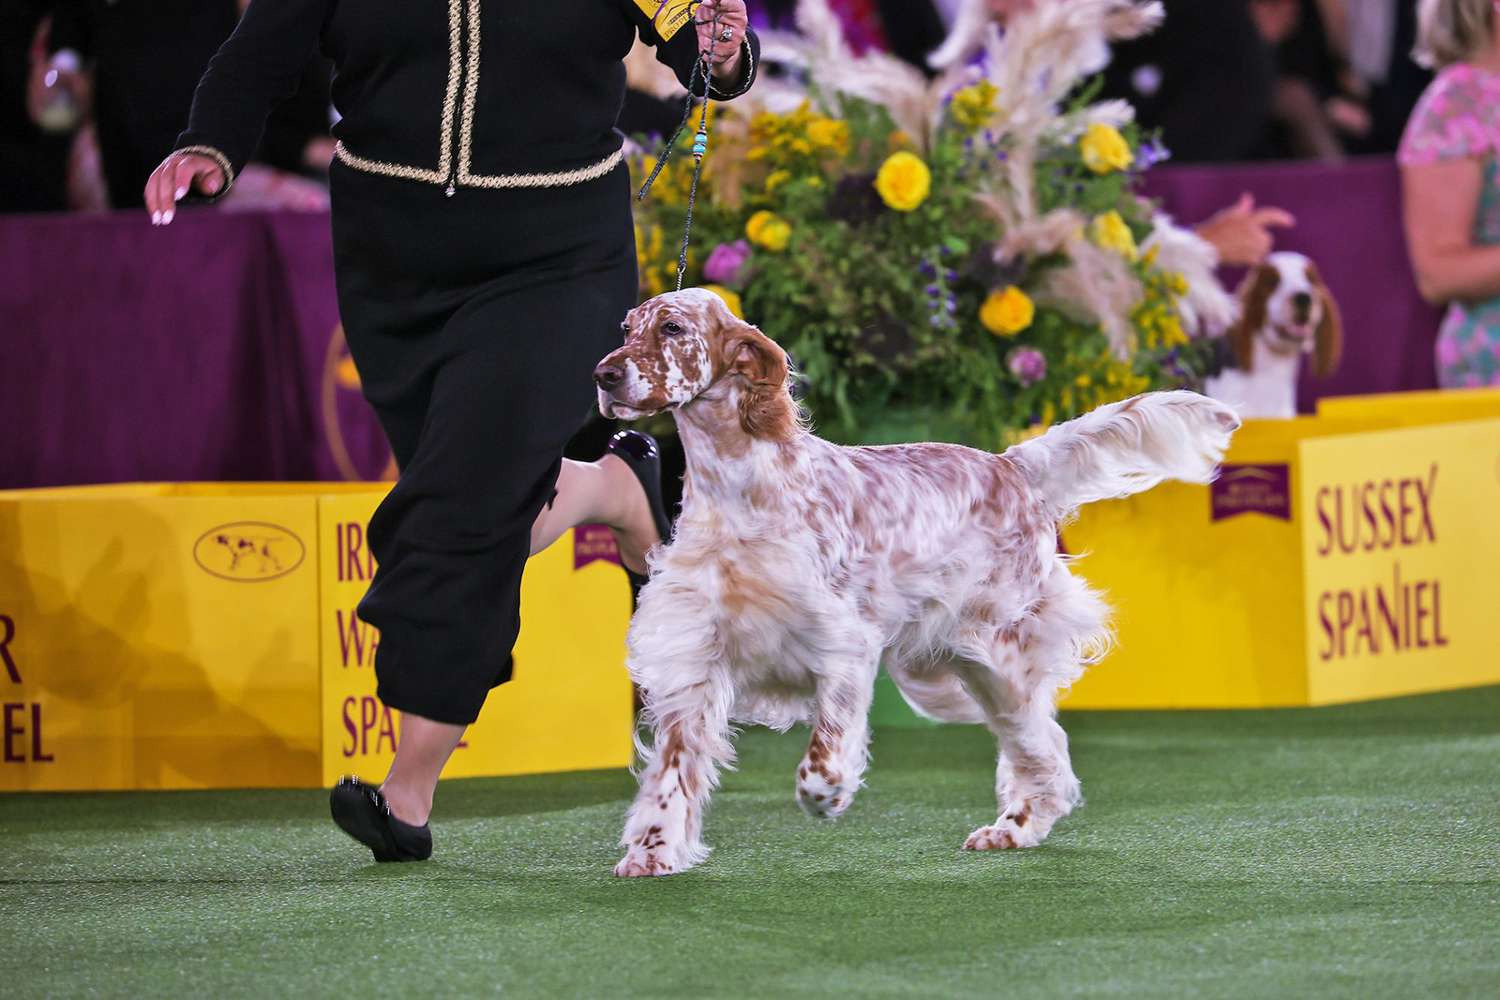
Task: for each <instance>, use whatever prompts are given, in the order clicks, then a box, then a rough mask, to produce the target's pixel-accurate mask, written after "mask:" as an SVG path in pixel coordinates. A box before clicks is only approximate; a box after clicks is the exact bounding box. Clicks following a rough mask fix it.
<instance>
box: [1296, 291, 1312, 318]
mask: <svg viewBox="0 0 1500 1000" xmlns="http://www.w3.org/2000/svg"><path fill="white" fill-rule="evenodd" d="M1292 308H1293V309H1295V310H1297V312H1299V313H1301V314H1302V315H1303V316H1306V315H1307V311H1308V310H1309V309H1311V308H1312V295H1311V294H1310V293H1308V292H1296V293H1294V294H1293V295H1292Z"/></svg>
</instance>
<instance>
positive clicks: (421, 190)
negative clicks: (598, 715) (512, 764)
mask: <svg viewBox="0 0 1500 1000" xmlns="http://www.w3.org/2000/svg"><path fill="white" fill-rule="evenodd" d="M332 186H333V229H334V256H335V262H336V271H337V276H338V293H339V310H340V313H341V315H342V318H343V322H344V331H345V335H346V337H347V339H348V343H349V350H350V353H351V354H352V355H353V357H354V361H355V364H356V365H357V366H358V368H359V373H360V378H361V382H362V385H363V389H364V394H365V398H366V399H368V400H369V402H370V403H371V405H372V406H374V408H375V411H376V413H377V414H378V415H379V417H380V421H381V424H382V426H383V427H384V429H385V432H386V435H387V436H388V437H389V439H390V443H391V448H392V450H393V451H394V453H395V455H396V460H397V463H398V464H399V466H400V468H401V476H400V479H399V480H398V481H397V483H396V485H395V487H394V488H393V489H392V490H391V492H390V494H389V495H388V496H387V497H386V499H385V501H384V502H383V503H382V504H381V505H380V507H379V509H378V510H376V512H375V515H374V517H373V518H372V520H371V522H370V529H369V539H370V546H371V550H372V551H373V553H374V555H375V558H376V560H377V561H378V563H379V568H378V569H377V571H376V573H375V578H374V580H373V581H372V583H371V586H370V590H369V592H368V594H367V595H366V597H365V599H364V601H363V602H362V603H361V604H360V608H359V614H360V617H361V618H363V619H364V620H365V621H367V622H369V623H370V624H371V625H374V626H375V627H376V628H378V629H379V630H380V647H379V652H378V653H377V654H376V661H375V671H376V676H377V678H378V680H379V691H378V693H379V695H380V698H381V700H382V701H383V702H385V704H387V705H389V706H391V707H392V708H396V709H399V710H400V711H402V712H408V713H411V714H413V715H419V716H422V717H424V718H428V719H434V720H436V721H439V722H447V723H453V724H458V725H464V724H468V723H470V722H473V721H474V719H475V718H476V717H477V716H478V715H479V710H480V708H481V707H482V706H483V704H484V700H485V697H486V695H487V694H488V693H489V690H490V688H492V687H494V686H496V685H498V684H502V683H504V682H505V681H507V680H509V679H510V673H511V648H512V647H513V646H514V644H515V640H516V635H517V633H518V632H519V630H520V588H521V574H522V572H523V570H524V569H525V565H526V559H527V556H528V554H529V552H530V544H531V526H532V522H534V521H535V520H536V517H537V515H538V514H539V513H540V512H541V510H542V508H543V507H544V506H545V505H546V504H547V503H548V501H549V500H550V499H551V496H552V493H553V488H554V486H555V484H556V482H557V475H558V470H559V468H560V465H561V460H562V453H563V448H564V446H565V445H566V444H567V442H568V439H569V438H570V437H572V436H573V434H574V433H575V432H576V431H577V430H578V429H579V427H580V426H582V424H583V423H584V421H585V420H586V419H587V417H588V415H589V410H590V407H591V405H592V403H593V400H594V386H593V381H592V372H593V369H594V366H595V365H596V364H597V363H598V361H599V359H600V358H602V357H603V356H604V355H605V354H607V353H608V352H609V351H611V350H613V349H614V348H615V347H617V346H618V345H619V343H620V341H621V333H620V323H621V321H622V320H623V319H624V316H625V313H626V312H627V311H628V310H629V309H630V308H631V306H633V305H634V304H635V302H636V298H637V282H636V259H635V244H634V229H633V226H632V222H631V215H630V181H629V175H628V173H627V171H626V170H625V168H624V167H620V168H618V169H616V170H614V171H613V172H611V173H610V174H609V175H608V176H606V177H603V178H600V179H598V180H595V181H591V182H588V183H585V184H581V185H577V186H575V187H568V188H552V189H540V190H518V191H502V190H476V189H464V188H460V189H459V190H458V191H457V192H456V194H455V195H454V196H453V197H452V198H448V197H446V196H445V195H444V193H443V191H442V189H441V188H439V187H436V186H434V185H430V184H421V183H412V182H409V181H403V180H396V179H387V178H384V177H376V176H372V175H368V174H363V173H359V172H357V171H354V170H352V169H350V168H348V167H345V166H343V165H342V164H339V163H335V165H334V167H333V176H332Z"/></svg>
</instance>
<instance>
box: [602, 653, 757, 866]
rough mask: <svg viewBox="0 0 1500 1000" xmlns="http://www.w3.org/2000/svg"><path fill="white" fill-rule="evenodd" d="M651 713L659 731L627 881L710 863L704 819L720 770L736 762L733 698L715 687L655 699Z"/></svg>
mask: <svg viewBox="0 0 1500 1000" xmlns="http://www.w3.org/2000/svg"><path fill="white" fill-rule="evenodd" d="M646 710H647V714H648V716H650V717H653V718H655V719H656V720H657V721H656V727H655V730H656V731H655V736H654V739H653V742H652V746H651V748H650V749H649V750H648V751H647V754H646V767H645V770H644V771H642V772H641V787H640V791H639V792H638V793H637V795H636V798H635V804H634V805H632V806H631V808H630V814H629V816H628V817H627V818H626V820H625V832H624V834H622V835H621V837H620V846H621V847H623V848H625V857H624V858H622V859H620V863H619V864H618V865H616V866H615V874H616V875H620V876H624V877H627V878H632V877H637V876H641V875H672V874H674V873H676V872H681V871H686V870H687V869H689V868H692V867H693V866H694V865H697V864H699V863H701V862H702V861H703V860H704V859H705V858H707V857H708V846H707V845H705V844H704V843H703V836H702V834H703V814H704V812H705V811H706V809H707V808H708V797H709V793H710V792H711V791H712V790H713V788H714V786H715V785H717V784H718V780H719V777H718V769H719V767H720V766H721V765H727V764H729V763H731V762H733V760H734V748H733V747H732V746H731V744H730V742H729V701H728V695H727V692H725V691H723V690H721V688H720V686H719V685H718V684H716V683H714V682H713V681H711V680H705V681H702V682H700V683H697V684H693V685H690V686H687V687H683V688H678V689H675V690H672V691H669V692H666V693H662V694H657V693H653V692H648V693H647V695H646Z"/></svg>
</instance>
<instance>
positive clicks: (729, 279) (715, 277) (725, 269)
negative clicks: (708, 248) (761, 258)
mask: <svg viewBox="0 0 1500 1000" xmlns="http://www.w3.org/2000/svg"><path fill="white" fill-rule="evenodd" d="M749 260H750V244H749V243H746V242H745V241H744V240H735V241H734V242H733V243H720V244H719V245H718V246H716V247H714V248H713V252H711V253H710V254H709V255H708V259H707V260H705V261H704V262H703V276H704V277H705V278H707V279H708V280H709V281H711V282H713V283H714V284H718V285H725V286H727V287H729V288H737V287H738V286H739V284H740V282H741V281H742V280H743V279H744V277H745V264H746V262H747V261H749Z"/></svg>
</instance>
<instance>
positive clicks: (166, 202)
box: [146, 158, 172, 226]
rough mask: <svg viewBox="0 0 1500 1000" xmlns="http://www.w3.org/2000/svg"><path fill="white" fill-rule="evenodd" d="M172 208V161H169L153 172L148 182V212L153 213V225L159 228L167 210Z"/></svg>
mask: <svg viewBox="0 0 1500 1000" xmlns="http://www.w3.org/2000/svg"><path fill="white" fill-rule="evenodd" d="M171 207H172V161H171V159H170V158H169V159H167V160H165V161H163V162H162V164H161V166H159V167H157V168H156V169H155V170H153V171H152V172H151V179H150V180H148V181H146V210H147V211H148V212H150V213H151V224H152V225H153V226H159V225H161V224H162V221H161V220H162V218H163V216H164V215H165V214H166V212H167V210H168V209H169V208H171Z"/></svg>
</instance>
